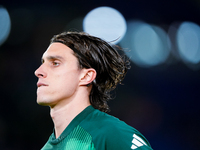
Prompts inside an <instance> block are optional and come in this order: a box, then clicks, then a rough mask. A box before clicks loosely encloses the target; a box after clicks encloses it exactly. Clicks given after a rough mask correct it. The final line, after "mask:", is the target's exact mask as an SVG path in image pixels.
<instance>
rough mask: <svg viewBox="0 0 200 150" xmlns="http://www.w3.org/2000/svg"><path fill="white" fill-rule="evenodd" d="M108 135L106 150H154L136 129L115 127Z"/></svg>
mask: <svg viewBox="0 0 200 150" xmlns="http://www.w3.org/2000/svg"><path fill="white" fill-rule="evenodd" d="M106 134H107V137H106V143H105V147H106V148H105V149H106V150H122V149H123V150H152V148H151V146H150V144H149V142H148V141H147V140H146V138H145V137H144V136H143V135H142V134H141V133H140V132H138V131H137V130H135V129H134V128H129V127H128V128H120V127H118V126H115V127H113V128H111V129H109V131H108V132H107V133H106Z"/></svg>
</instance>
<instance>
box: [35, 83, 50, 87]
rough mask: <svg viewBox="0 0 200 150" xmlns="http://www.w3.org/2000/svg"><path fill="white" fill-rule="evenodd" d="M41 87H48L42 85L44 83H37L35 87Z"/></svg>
mask: <svg viewBox="0 0 200 150" xmlns="http://www.w3.org/2000/svg"><path fill="white" fill-rule="evenodd" d="M42 86H48V85H47V84H44V83H41V82H38V83H37V87H42Z"/></svg>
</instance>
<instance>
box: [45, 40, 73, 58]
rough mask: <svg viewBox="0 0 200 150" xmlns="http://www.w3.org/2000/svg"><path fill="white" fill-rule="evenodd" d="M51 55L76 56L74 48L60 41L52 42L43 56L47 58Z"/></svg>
mask: <svg viewBox="0 0 200 150" xmlns="http://www.w3.org/2000/svg"><path fill="white" fill-rule="evenodd" d="M51 56H60V57H63V58H69V57H75V56H74V52H73V50H71V49H70V48H69V47H67V46H66V45H64V44H62V43H58V42H55V43H52V44H50V45H49V47H48V48H47V50H46V51H45V52H44V54H43V56H42V58H43V59H45V58H48V57H51ZM75 58H76V57H75Z"/></svg>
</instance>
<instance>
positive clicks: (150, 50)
mask: <svg viewBox="0 0 200 150" xmlns="http://www.w3.org/2000/svg"><path fill="white" fill-rule="evenodd" d="M121 45H122V47H124V48H129V49H130V52H128V51H127V55H128V56H129V57H130V58H131V60H132V61H133V62H135V63H136V64H137V65H139V66H142V67H151V66H156V65H158V64H161V63H163V62H165V60H166V59H167V58H168V56H169V54H170V49H169V46H170V44H169V38H168V36H167V34H166V32H165V31H164V30H163V29H161V28H160V27H157V26H153V25H149V24H147V23H145V22H142V21H130V22H128V25H127V34H126V35H125V37H124V39H123V40H122V41H121Z"/></svg>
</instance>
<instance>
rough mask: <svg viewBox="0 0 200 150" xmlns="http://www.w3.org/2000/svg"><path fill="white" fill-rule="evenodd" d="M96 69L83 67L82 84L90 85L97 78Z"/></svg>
mask: <svg viewBox="0 0 200 150" xmlns="http://www.w3.org/2000/svg"><path fill="white" fill-rule="evenodd" d="M96 74H97V73H96V70H95V69H93V68H89V69H85V68H84V69H82V74H81V78H80V85H88V84H90V83H92V81H93V80H94V79H95V78H96Z"/></svg>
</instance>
